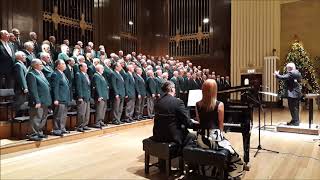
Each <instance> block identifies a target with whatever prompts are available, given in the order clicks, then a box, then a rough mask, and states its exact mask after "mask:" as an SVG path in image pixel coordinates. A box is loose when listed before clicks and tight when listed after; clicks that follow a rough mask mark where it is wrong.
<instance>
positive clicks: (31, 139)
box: [29, 136, 42, 141]
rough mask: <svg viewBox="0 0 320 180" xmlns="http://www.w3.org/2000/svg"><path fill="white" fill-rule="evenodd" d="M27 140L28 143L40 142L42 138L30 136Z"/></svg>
mask: <svg viewBox="0 0 320 180" xmlns="http://www.w3.org/2000/svg"><path fill="white" fill-rule="evenodd" d="M29 140H30V141H41V140H42V138H40V137H39V136H30V137H29Z"/></svg>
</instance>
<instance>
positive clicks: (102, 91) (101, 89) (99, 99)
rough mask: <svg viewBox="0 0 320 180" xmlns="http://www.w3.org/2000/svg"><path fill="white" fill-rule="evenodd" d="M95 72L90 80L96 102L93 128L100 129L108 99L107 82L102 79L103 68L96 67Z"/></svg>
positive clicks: (103, 124) (100, 66)
mask: <svg viewBox="0 0 320 180" xmlns="http://www.w3.org/2000/svg"><path fill="white" fill-rule="evenodd" d="M96 70H97V72H96V73H95V74H94V75H93V78H92V88H93V92H94V99H95V102H96V124H95V125H94V127H96V128H101V127H102V126H105V125H106V124H105V123H104V122H103V121H104V118H105V114H106V110H107V101H108V99H109V85H108V81H107V80H106V79H105V78H104V77H103V75H102V74H103V71H104V67H103V66H102V65H101V64H98V65H97V66H96Z"/></svg>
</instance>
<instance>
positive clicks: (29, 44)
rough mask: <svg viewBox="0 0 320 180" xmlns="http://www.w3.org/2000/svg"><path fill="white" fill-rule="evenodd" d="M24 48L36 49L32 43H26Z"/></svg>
mask: <svg viewBox="0 0 320 180" xmlns="http://www.w3.org/2000/svg"><path fill="white" fill-rule="evenodd" d="M23 46H24V48H25V49H28V48H34V44H33V42H32V41H28V42H25V43H24V44H23Z"/></svg>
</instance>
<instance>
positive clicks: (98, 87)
mask: <svg viewBox="0 0 320 180" xmlns="http://www.w3.org/2000/svg"><path fill="white" fill-rule="evenodd" d="M92 88H93V90H94V98H95V100H98V98H100V97H102V98H103V99H104V100H108V99H109V84H108V81H107V80H106V79H105V78H104V77H103V76H102V75H100V74H99V73H95V74H94V75H93V78H92Z"/></svg>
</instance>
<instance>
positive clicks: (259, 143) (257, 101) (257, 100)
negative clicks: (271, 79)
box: [245, 92, 279, 157]
mask: <svg viewBox="0 0 320 180" xmlns="http://www.w3.org/2000/svg"><path fill="white" fill-rule="evenodd" d="M245 94H246V96H247V98H249V99H250V100H251V101H253V102H254V103H255V104H256V105H258V106H259V113H258V117H259V129H258V131H259V140H258V147H256V148H250V149H257V151H256V153H255V154H254V156H253V157H256V156H257V155H258V153H259V151H261V150H263V151H268V152H272V153H279V152H278V151H274V150H270V149H265V148H263V147H262V146H261V133H260V131H261V109H262V107H261V106H262V103H261V102H260V100H259V99H254V98H253V97H251V96H250V95H249V94H248V92H246V93H245Z"/></svg>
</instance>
